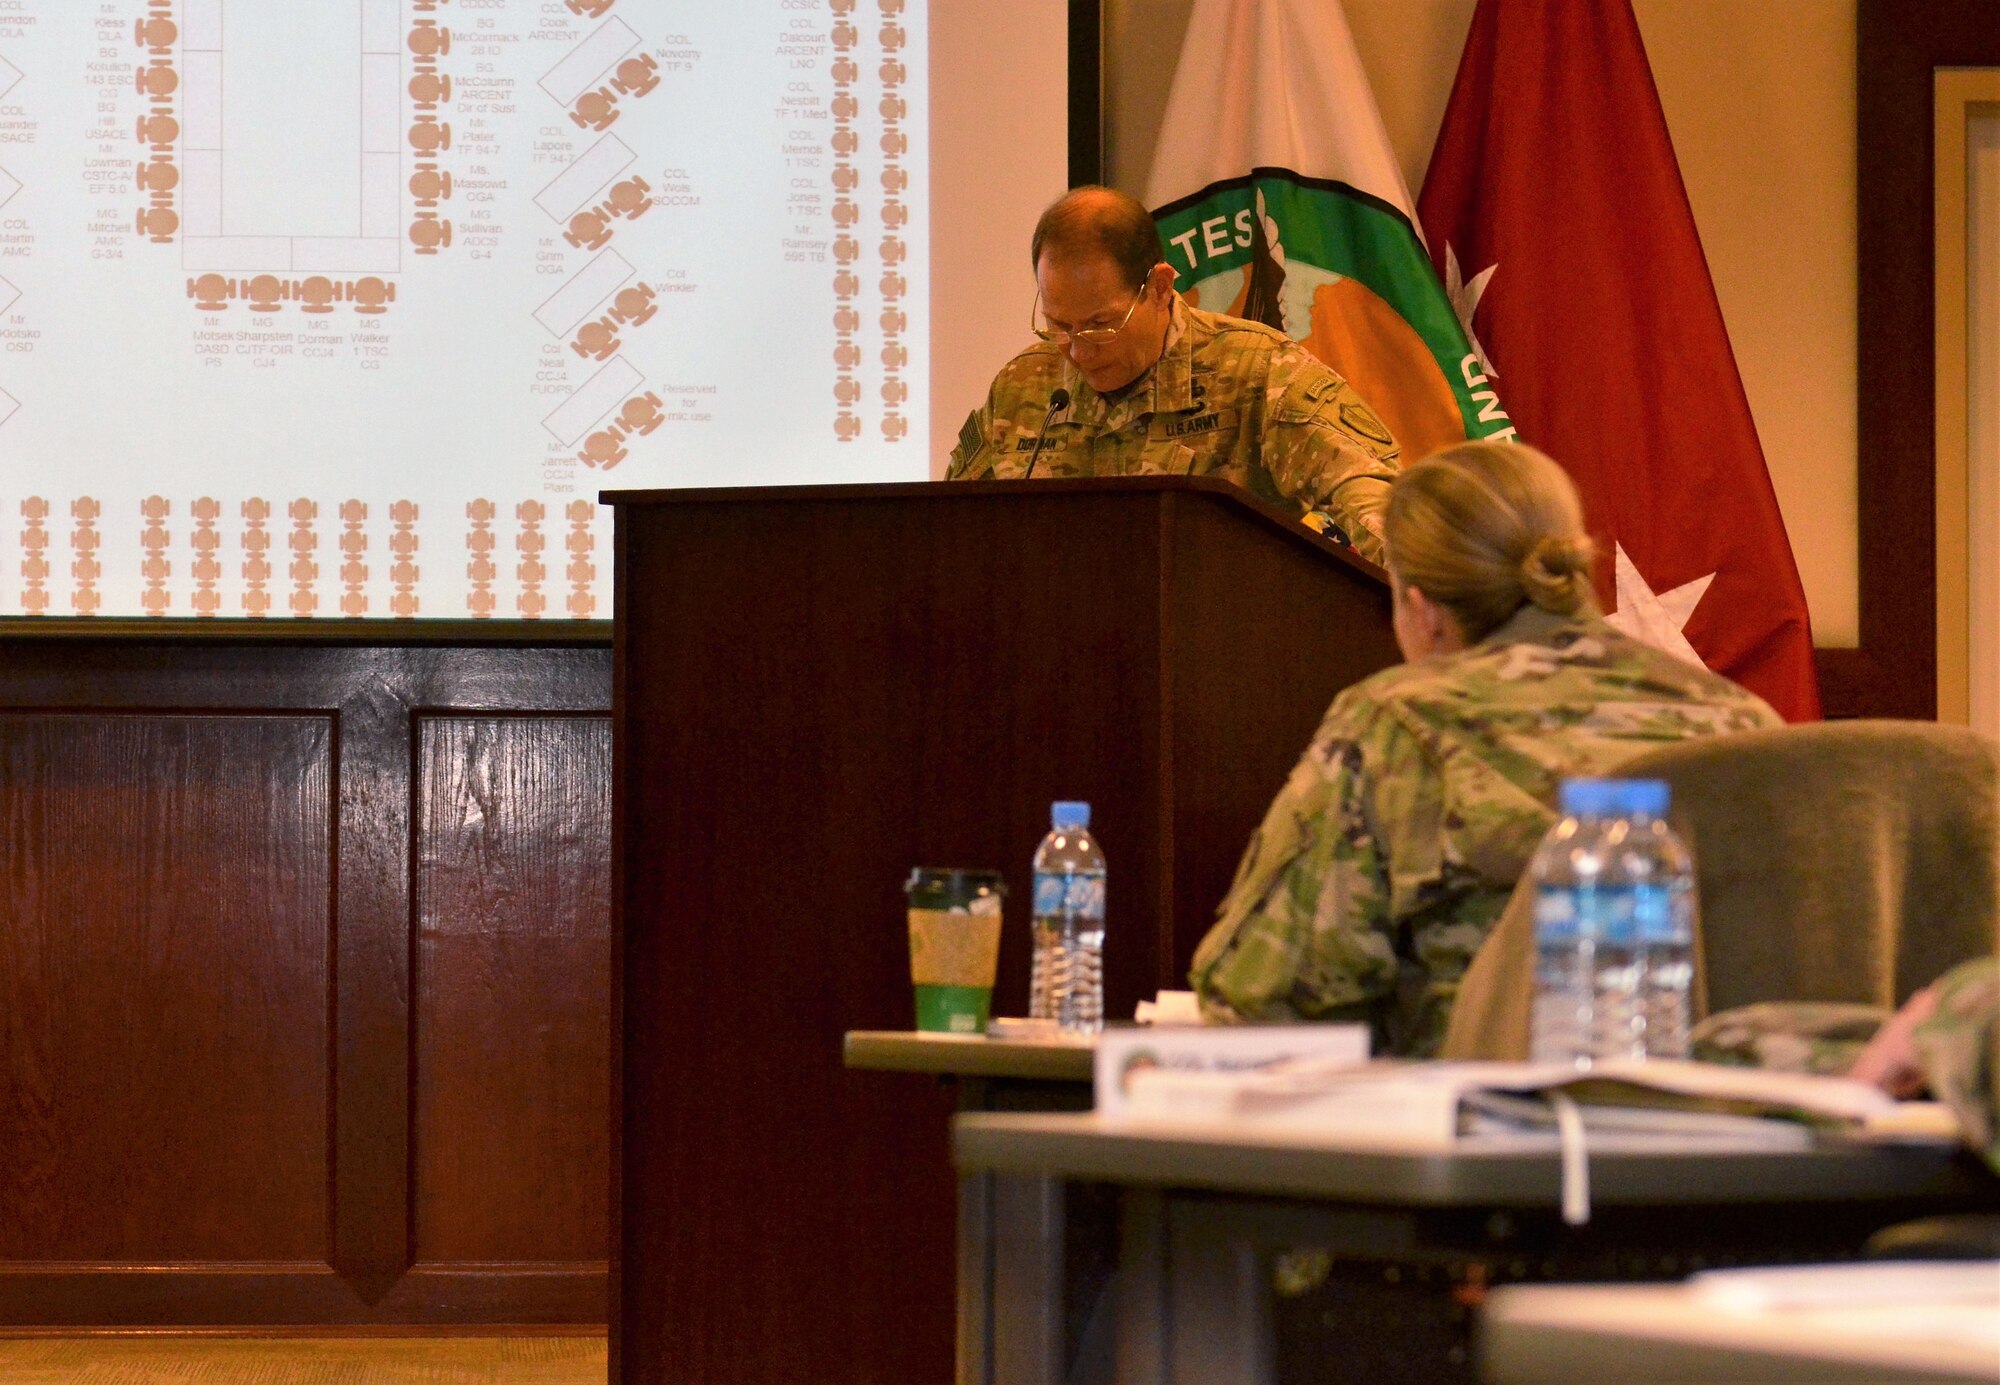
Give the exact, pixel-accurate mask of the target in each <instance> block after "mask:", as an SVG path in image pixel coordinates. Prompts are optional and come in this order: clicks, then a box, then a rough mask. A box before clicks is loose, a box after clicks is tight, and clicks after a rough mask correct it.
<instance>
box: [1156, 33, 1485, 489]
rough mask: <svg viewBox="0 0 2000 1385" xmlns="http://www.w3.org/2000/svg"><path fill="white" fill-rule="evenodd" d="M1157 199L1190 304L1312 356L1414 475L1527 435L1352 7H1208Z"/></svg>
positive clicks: (1178, 89) (1171, 96) (1160, 163)
mask: <svg viewBox="0 0 2000 1385" xmlns="http://www.w3.org/2000/svg"><path fill="white" fill-rule="evenodd" d="M1146 201H1147V203H1148V204H1149V205H1151V206H1152V207H1153V208H1154V216H1155V217H1156V218H1157V219H1158V221H1159V224H1160V234H1161V237H1162V238H1163V239H1164V240H1165V242H1166V245H1167V262H1168V263H1169V264H1171V265H1173V267H1174V270H1175V272H1176V274H1177V275H1178V278H1177V280H1176V285H1177V287H1178V288H1179V289H1180V291H1181V292H1182V293H1183V294H1184V295H1185V296H1186V297H1187V298H1188V300H1189V301H1190V302H1191V303H1193V304H1194V305H1195V306H1197V307H1201V308H1206V309H1208V310H1210V311H1212V312H1225V313H1231V314H1234V315H1236V316H1238V317H1247V318H1252V319H1254V320H1256V321H1259V322H1264V323H1268V324H1269V325H1271V326H1273V327H1277V328H1279V329H1280V330H1282V331H1284V332H1287V333H1289V334H1290V335H1291V336H1292V337H1294V338H1295V339H1297V340H1298V341H1299V342H1301V343H1302V344H1304V346H1305V347H1306V349H1307V350H1309V351H1311V352H1312V353H1313V354H1314V355H1315V356H1318V357H1319V358H1320V359H1321V360H1323V361H1325V362H1326V363H1327V364H1328V365H1330V366H1332V367H1333V368H1334V369H1335V370H1337V371H1339V372H1340V373H1341V374H1342V375H1344V376H1345V377H1347V380H1348V382H1349V383H1350V384H1352V385H1353V386H1354V387H1355V388H1356V389H1357V390H1359V391H1360V392H1361V396H1362V398H1364V399H1366V400H1367V401H1368V402H1369V404H1370V405H1372V406H1373V407H1374V409H1375V411H1376V413H1378V414H1380V415H1381V416H1382V421H1383V422H1384V423H1386V424H1388V426H1389V431H1390V432H1392V433H1394V434H1395V436H1396V441H1397V442H1398V443H1399V444H1401V446H1402V453H1403V460H1404V461H1405V462H1406V463H1407V462H1411V461H1415V460H1416V459H1417V458H1419V457H1422V456H1424V455H1426V454H1427V453H1429V452H1432V451H1434V450H1435V449H1437V448H1439V447H1445V446H1449V445H1450V444H1452V443H1455V442H1461V441H1463V440H1464V439H1466V438H1468V437H1474V438H1511V437H1513V436H1514V429H1513V425H1512V423H1511V422H1510V421H1509V420H1508V418H1507V414H1506V411H1505V410H1504V409H1503V408H1501V406H1500V399H1499V394H1498V390H1497V388H1496V386H1495V385H1494V382H1493V371H1492V369H1491V368H1490V367H1489V366H1488V365H1486V364H1485V363H1484V362H1483V360H1482V358H1481V354H1480V352H1479V350H1478V348H1477V346H1476V344H1475V343H1474V342H1473V341H1472V340H1471V338H1470V329H1469V327H1468V325H1467V324H1469V323H1470V322H1471V320H1472V310H1473V308H1474V307H1475V306H1476V305H1477V303H1478V294H1479V290H1480V289H1481V288H1483V287H1484V284H1483V283H1478V282H1475V283H1473V284H1470V285H1460V286H1457V287H1456V288H1455V289H1454V292H1453V293H1452V294H1447V293H1446V291H1445V286H1444V285H1443V284H1442V283H1440V282H1439V281H1438V276H1437V271H1436V270H1435V269H1434V268H1433V267H1432V265H1431V259H1430V255H1429V253H1428V252H1427V251H1426V250H1425V248H1424V242H1423V233H1422V231H1421V229H1420V228H1419V226H1418V224H1417V218H1416V211H1415V204H1414V203H1413V202H1412V201H1411V199H1410V190H1409V188H1408V186H1407V185H1406V184H1405V183H1404V182H1403V171H1402V169H1401V168H1400V167H1399V166H1398V165H1397V163H1396V157H1395V153H1394V151H1393V150H1391V148H1390V147H1389V136H1388V132H1387V131H1386V130H1384V129H1383V127H1382V116H1381V113H1380V112H1379V111H1377V110H1376V108H1375V96H1374V93H1373V92H1372V91H1371V90H1370V89H1369V86H1368V76H1367V74H1366V73H1365V72H1364V71H1362V68H1361V57H1360V55H1359V54H1358V53H1357V52H1356V51H1355V48H1354V36H1353V35H1352V34H1351V33H1350V32H1349V31H1348V28H1347V16H1346V15H1345V14H1343V13H1342V12H1341V9H1340V0H1195V6H1194V13H1193V16H1192V17H1191V18H1190V20H1189V22H1188V31H1187V41H1186V44H1185V45H1184V46H1183V48H1182V49H1181V58H1180V63H1179V65H1178V66H1177V67H1176V68H1175V69H1174V82H1173V87H1172V90H1171V91H1170V92H1169V93H1168V97H1167V113H1166V119H1165V120H1164V122H1163V123H1162V124H1161V127H1160V147H1159V150H1158V152H1157V153H1156V155H1155V156H1154V159H1153V173H1152V179H1151V181H1150V183H1149V185H1148V187H1147V196H1146ZM1455 299H1456V300H1457V301H1456V302H1455V301H1454V300H1455Z"/></svg>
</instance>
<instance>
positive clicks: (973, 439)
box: [944, 393, 994, 481]
mask: <svg viewBox="0 0 2000 1385" xmlns="http://www.w3.org/2000/svg"><path fill="white" fill-rule="evenodd" d="M992 439H993V396H992V394H991V393H989V394H988V395H987V396H986V402H985V403H984V404H981V405H980V406H979V407H978V408H976V409H974V410H973V411H972V412H971V413H969V414H967V415H966V416H965V422H964V424H963V425H962V426H961V427H960V428H959V430H958V442H957V444H956V445H955V446H953V448H952V449H951V465H949V466H947V467H946V468H945V472H944V479H945V480H947V481H986V480H990V479H992V476H993V462H994V451H993V443H992Z"/></svg>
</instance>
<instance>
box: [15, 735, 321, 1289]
mask: <svg viewBox="0 0 2000 1385" xmlns="http://www.w3.org/2000/svg"><path fill="white" fill-rule="evenodd" d="M134 765H143V766H147V767H149V768H151V767H168V766H172V767H177V768H179V769H180V770H181V771H183V772H181V773H170V774H163V775H162V776H161V777H160V779H159V780H158V781H157V782H145V783H139V782H134V780H133V778H132V776H131V774H130V767H132V766H134ZM331 769H332V727H331V718H329V717H326V716H316V715H301V716H290V717H230V716H214V715H162V714H157V713H155V714H144V715H138V714H134V715H122V716H99V715H91V714H87V713H84V714H78V713H66V712H37V713H28V714H19V713H17V714H12V715H6V716H0V861H4V862H5V863H6V865H5V868H4V871H0V888H4V891H5V901H4V906H0V909H3V910H4V917H5V919H6V921H7V927H6V928H5V931H4V933H0V957H4V959H5V961H4V964H0V1016H4V1020H0V1023H4V1026H5V1028H4V1032H5V1035H6V1043H5V1045H4V1052H5V1059H4V1062H0V1169H4V1170H5V1177H6V1185H7V1196H6V1197H4V1198H0V1258H5V1259H22V1258H33V1259H48V1260H83V1261H89V1260H110V1259H130V1260H149V1261H176V1260H178V1261H195V1260H208V1261H248V1260H266V1261H271V1260H275V1261H313V1260H324V1259H325V1257H326V1254H327V1250H328V1243H327V1235H328V1226H327V1203H326V1177H327V1168H328V1163H329V1159H328V1156H329V1153H330V1151H329V1148H328V1142H327V1136H328V1131H329V1117H330V1114H331V1112H330V1110H329V1106H328V1101H327V1090H326V1072H327V1057H328V1047H329V1037H330V1036H329V1032H328V1031H329V1027H328V1018H329V1010H328V1006H327V983H328V979H329V972H330V967H329V965H328V963H329V958H328V946H329V942H330V937H331V925H332V914H333V910H332V899H331V894H330V891H331V884H332V881H331V871H330V870H329V865H330V855H329V848H330V846H331V844H332V833H333V802H332V775H331ZM249 939H254V940H255V942H254V944H253V945H245V944H246V940H249Z"/></svg>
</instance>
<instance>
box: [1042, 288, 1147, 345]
mask: <svg viewBox="0 0 2000 1385" xmlns="http://www.w3.org/2000/svg"><path fill="white" fill-rule="evenodd" d="M1145 296H1146V286H1145V285H1144V284H1140V285H1139V290H1138V292H1137V293H1135V294H1133V295H1132V306H1131V307H1129V308H1127V309H1126V310H1125V316H1124V318H1123V319H1121V320H1120V322H1119V323H1118V325H1117V326H1116V327H1078V328H1076V329H1075V330H1074V331H1070V330H1065V329H1060V328H1055V327H1044V326H1042V291H1041V290H1040V289H1036V290H1035V307H1034V316H1033V317H1031V318H1030V319H1029V324H1030V325H1031V326H1032V327H1033V328H1034V332H1035V335H1036V336H1038V337H1040V338H1041V339H1042V340H1043V341H1045V342H1047V343H1048V344H1049V345H1051V346H1068V345H1069V344H1070V343H1071V342H1076V343H1077V344H1078V345H1079V346H1109V345H1111V343H1112V342H1114V341H1116V340H1117V339H1118V334H1119V333H1120V332H1122V331H1124V330H1125V329H1126V328H1127V327H1129V326H1130V325H1131V323H1132V314H1133V313H1135V312H1137V311H1138V310H1139V302H1140V300H1141V299H1143V298H1144V297H1145Z"/></svg>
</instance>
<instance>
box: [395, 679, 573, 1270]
mask: <svg viewBox="0 0 2000 1385" xmlns="http://www.w3.org/2000/svg"><path fill="white" fill-rule="evenodd" d="M417 739H418V745H417V757H418V766H419V770H420V784H421V795H422V796H421V801H420V811H419V815H418V821H417V824H416V827H417V842H418V847H417V863H416V869H417V929H418V944H417V960H416V967H415V976H414V977H413V979H412V993H413V995H414V996H415V997H416V1001H415V1008H416V1014H415V1018H414V1032H413V1041H414V1045H415V1054H416V1058H415V1074H414V1076H415V1084H414V1092H415V1101H414V1108H413V1109H414V1112H415V1114H414V1117H413V1119H414V1122H415V1129H414V1131H413V1139H414V1150H413V1157H414V1169H415V1173H414V1187H413V1189H412V1192H413V1205H414V1207H415V1209H416V1227H415V1259H416V1261H417V1263H418V1264H421V1265H427V1266H429V1265H448V1264H452V1263H482V1262H483V1263H496V1262H516V1263H519V1262H531V1261H537V1260H542V1261H546V1260H560V1261H569V1262H575V1263H587V1264H589V1265H590V1266H592V1267H593V1268H594V1270H595V1272H596V1273H598V1274H602V1273H603V1271H604V1262H605V1257H606V1246H607V1244H608V1240H607V1238H608V1236H609V1234H610V1224H609V1220H608V1213H607V1210H606V1199H607V1197H608V1194H609V1177H610V1165H609V1163H608V1159H609V1152H608V1145H609V1138H610V1125H609V1112H610V1098H611V1090H610V1081H611V1077H610V1068H609V1063H610V1057H609V1051H610V1028H609V1023H608V1019H607V1016H608V1015H609V1008H608V1007H609V1003H610V984H611V937H610V922H611V895H610V885H611V879H610V863H611V723H610V720H609V719H608V718H606V717H601V716H592V717H548V716H505V717H502V716H479V717H468V716H463V715H458V714H447V715H434V716H433V715H425V716H420V717H419V719H418V738H417Z"/></svg>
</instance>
